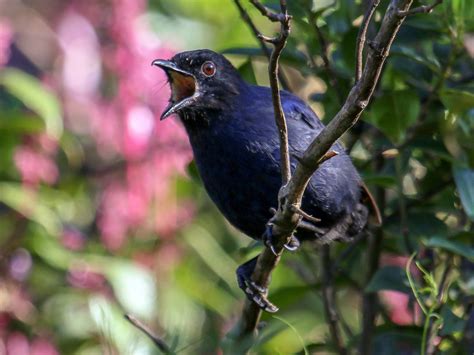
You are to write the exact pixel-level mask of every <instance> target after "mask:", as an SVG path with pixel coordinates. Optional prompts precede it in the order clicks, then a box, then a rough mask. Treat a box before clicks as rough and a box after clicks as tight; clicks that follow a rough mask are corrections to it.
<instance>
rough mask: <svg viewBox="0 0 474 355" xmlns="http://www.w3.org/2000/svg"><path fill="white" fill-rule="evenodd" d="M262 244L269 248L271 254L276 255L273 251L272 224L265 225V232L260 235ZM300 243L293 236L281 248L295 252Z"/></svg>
mask: <svg viewBox="0 0 474 355" xmlns="http://www.w3.org/2000/svg"><path fill="white" fill-rule="evenodd" d="M262 241H263V244H264V245H266V246H267V247H269V248H270V250H271V251H272V253H273V254H275V255H278V253H277V251H276V249H275V242H274V235H273V224H272V223H267V225H266V227H265V232H263V235H262ZM300 245H301V243H300V241H299V240H298V238H296V237H295V236H294V235H292V236H291V238H290V240H289V242H288V243H286V244H285V245H283V247H284V248H285V249H286V250H288V251H295V250H297V249H298V248H299V247H300Z"/></svg>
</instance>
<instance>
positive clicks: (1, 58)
mask: <svg viewBox="0 0 474 355" xmlns="http://www.w3.org/2000/svg"><path fill="white" fill-rule="evenodd" d="M12 38H13V31H12V29H11V26H10V25H9V24H8V23H7V22H6V21H5V20H3V19H0V68H2V67H3V66H4V65H5V64H6V63H7V62H8V59H9V58H10V44H11V41H12Z"/></svg>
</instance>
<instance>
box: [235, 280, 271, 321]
mask: <svg viewBox="0 0 474 355" xmlns="http://www.w3.org/2000/svg"><path fill="white" fill-rule="evenodd" d="M244 283H245V285H246V287H245V289H243V290H244V292H245V294H246V295H247V298H248V299H249V300H251V301H252V302H254V303H255V304H257V306H259V307H260V308H261V309H263V310H264V311H265V312H269V313H276V312H278V307H277V306H275V305H274V304H273V303H271V302H270V301H269V300H268V298H267V296H266V294H267V292H268V289H267V288H266V287H263V286H260V285H257V284H256V283H255V282H254V281H252V280H249V279H247V278H245V279H244Z"/></svg>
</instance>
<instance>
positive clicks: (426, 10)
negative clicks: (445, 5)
mask: <svg viewBox="0 0 474 355" xmlns="http://www.w3.org/2000/svg"><path fill="white" fill-rule="evenodd" d="M442 2H443V0H436V1H435V2H434V3H433V4H431V5H422V6H419V7H415V8H414V9H411V10H407V11H399V12H398V16H400V17H407V16H411V15H416V14H423V13H425V14H429V13H430V12H431V11H433V9H434V8H435V7H436V6H438V5H440V4H441V3H442Z"/></svg>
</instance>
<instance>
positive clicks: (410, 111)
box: [365, 90, 420, 143]
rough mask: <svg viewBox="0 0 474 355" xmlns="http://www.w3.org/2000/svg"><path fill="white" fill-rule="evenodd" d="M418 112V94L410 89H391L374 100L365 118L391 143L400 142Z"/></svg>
mask: <svg viewBox="0 0 474 355" xmlns="http://www.w3.org/2000/svg"><path fill="white" fill-rule="evenodd" d="M419 112H420V102H419V100H418V95H417V94H416V92H414V91H412V90H403V91H392V92H390V93H386V94H385V95H383V96H382V97H380V98H378V99H376V100H375V102H374V104H373V106H372V108H371V110H370V113H369V115H368V116H367V117H366V118H365V119H366V120H367V121H369V122H370V123H372V124H373V125H374V126H375V127H377V128H378V129H380V130H381V131H382V132H383V133H384V134H385V135H386V136H387V137H388V138H389V139H390V140H391V141H392V142H393V143H400V142H401V141H402V140H403V139H404V137H405V133H406V130H407V128H408V127H410V126H411V125H412V124H413V123H415V121H416V119H417V117H418V114H419Z"/></svg>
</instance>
